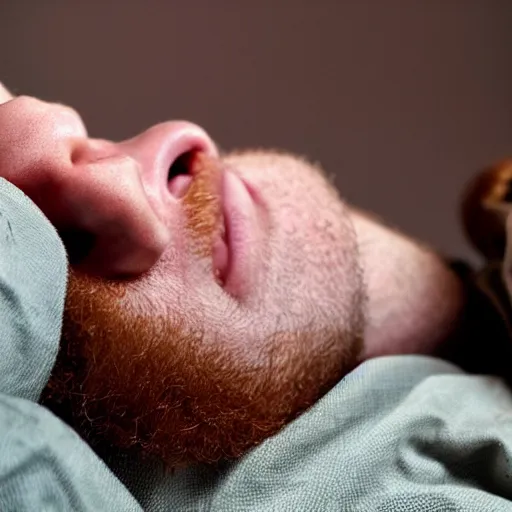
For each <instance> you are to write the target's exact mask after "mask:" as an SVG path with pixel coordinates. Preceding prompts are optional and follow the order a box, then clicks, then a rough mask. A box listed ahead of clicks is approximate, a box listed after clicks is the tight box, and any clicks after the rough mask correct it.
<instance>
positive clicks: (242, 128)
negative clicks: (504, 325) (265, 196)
mask: <svg viewBox="0 0 512 512" xmlns="http://www.w3.org/2000/svg"><path fill="white" fill-rule="evenodd" d="M511 27H512V2H510V1H508V0H502V1H500V0H401V1H400V0H346V1H343V0H338V1H335V0H102V1H99V0H98V1H93V0H90V1H88V2H85V1H84V2H77V1H70V0H46V1H45V2H41V1H36V0H31V1H30V0H3V2H1V3H0V80H2V81H4V82H5V83H6V85H8V86H9V87H10V88H11V89H12V90H13V91H14V92H15V93H18V94H21V93H23V94H30V95H35V96H39V97H42V98H44V99H48V100H57V101H61V102H64V103H68V104H70V105H72V106H73V107H75V108H76V109H77V110H78V111H79V112H80V113H81V114H82V116H83V118H84V119H85V122H86V124H87V126H88V128H89V132H90V134H91V135H93V136H97V137H107V138H112V139H121V138H125V137H129V136H131V135H134V134H135V133H137V132H139V131H141V130H143V129H145V128H147V127H148V126H150V125H151V124H154V123H157V122H159V121H163V120H167V119H176V118H184V119H189V120H192V121H194V122H196V123H199V124H200V125H202V126H203V127H204V128H206V130H207V131H208V132H210V134H211V135H212V136H213V138H214V139H215V140H216V141H217V142H218V143H219V144H220V145H221V147H222V148H223V149H226V150H228V149H232V148H236V147H244V146H250V147H254V146H264V147H273V148H281V149H285V150H289V151H293V152H297V153H300V154H303V155H307V156H308V157H309V158H310V159H312V160H314V161H316V162H320V163H321V164H322V165H323V166H324V167H325V168H326V169H327V170H328V171H329V172H330V173H332V174H334V175H335V176H336V179H335V181H336V184H337V185H338V187H339V189H340V191H341V193H342V195H343V196H344V197H345V198H347V199H348V200H349V201H352V202H354V203H356V204H358V205H359V206H361V207H364V208H368V209H370V210H373V211H374V212H376V213H377V214H379V215H381V216H382V217H384V218H385V219H387V221H388V222H390V223H391V224H393V225H395V226H397V227H399V228H401V229H403V230H405V231H407V232H408V233H410V234H412V235H414V236H416V237H419V238H422V239H424V240H426V241H427V242H429V243H431V244H433V245H434V246H436V247H437V248H438V249H439V250H441V251H443V252H445V253H447V254H452V255H457V256H463V257H466V258H470V259H472V260H473V261H475V256H474V254H473V253H472V251H471V250H470V248H469V247H468V246H467V244H466V243H465V241H464V238H463V235H462V233H461V231H460V226H459V222H458V211H457V207H458V198H459V195H460V191H461V189H462V187H463V186H464V183H465V182H466V181H467V180H468V179H469V177H470V176H471V175H472V174H473V173H474V172H476V171H477V170H479V169H480V168H481V167H482V166H485V165H487V164H489V163H491V162H494V161H495V160H497V159H501V158H502V157H505V156H512V66H511V64H510V63H511V58H512V30H511Z"/></svg>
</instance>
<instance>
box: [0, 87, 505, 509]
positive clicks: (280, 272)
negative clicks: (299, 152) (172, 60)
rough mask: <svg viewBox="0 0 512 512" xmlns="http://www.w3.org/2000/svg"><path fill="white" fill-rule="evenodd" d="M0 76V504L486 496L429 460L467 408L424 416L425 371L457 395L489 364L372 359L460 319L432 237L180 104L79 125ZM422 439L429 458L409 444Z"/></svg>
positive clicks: (349, 503)
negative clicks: (90, 132) (91, 134)
mask: <svg viewBox="0 0 512 512" xmlns="http://www.w3.org/2000/svg"><path fill="white" fill-rule="evenodd" d="M0 95H1V97H2V103H3V104H2V105H0V176H1V177H2V178H4V180H2V184H1V187H2V188H1V197H2V198H3V201H2V205H3V211H2V217H1V219H2V222H3V223H4V224H3V231H2V233H3V236H4V244H3V249H2V250H3V254H0V261H4V262H5V263H4V265H5V267H4V273H3V274H2V282H1V286H2V294H3V295H2V297H3V299H2V300H3V303H2V307H3V310H5V323H4V325H5V326H6V327H5V330H6V334H5V336H4V338H5V339H6V340H8V342H6V344H5V345H6V346H5V352H6V357H5V358H4V362H3V366H2V369H1V370H2V371H1V374H2V377H1V379H2V380H1V381H0V383H1V385H0V392H1V393H2V394H1V395H0V396H1V397H2V402H1V404H2V405H1V407H2V409H3V410H4V411H5V414H4V416H3V417H4V422H3V424H0V432H3V433H4V434H3V435H2V439H3V447H1V446H0V450H1V451H2V454H3V455H2V457H1V459H2V460H3V461H4V462H2V463H0V464H3V467H2V466H0V485H2V488H1V489H0V504H2V505H3V508H2V510H3V509H6V510H25V509H26V510H38V509H41V508H43V509H44V507H45V506H51V507H53V508H54V509H58V510H69V509H73V510H74V509H76V510H107V509H110V510H131V509H136V508H137V507H138V505H137V503H136V502H135V501H134V499H133V497H132V495H131V494H130V493H128V491H127V489H129V490H130V491H131V493H132V494H133V496H135V498H136V499H137V501H138V502H139V504H140V505H142V506H143V507H144V509H146V510H179V509H183V510H205V509H206V510H249V509H254V510H287V509H289V510H330V509H332V510H356V509H361V510H370V509H375V510H376V509H377V508H376V507H377V506H378V507H380V508H379V510H398V509H400V507H401V506H402V505H401V504H403V503H408V504H410V505H411V508H410V510H426V509H427V508H425V507H424V506H423V505H424V504H425V503H429V506H430V505H432V504H434V505H436V504H437V506H438V508H437V509H438V510H447V508H446V506H447V503H451V502H453V503H454V506H459V508H453V510H469V509H468V508H464V507H467V506H472V504H474V503H475V500H477V502H478V505H479V508H478V510H486V509H488V510H491V509H492V508H490V507H493V506H495V504H496V503H497V501H496V500H498V501H499V500H500V498H498V497H497V495H498V494H500V493H499V492H498V491H497V490H496V489H498V487H499V486H498V484H496V488H495V490H494V491H492V490H491V491H490V492H492V493H493V494H494V495H492V494H489V492H487V490H486V488H485V485H484V484H481V485H480V484H479V485H475V489H473V490H472V491H470V490H467V489H465V491H464V493H461V492H460V489H458V488H457V486H458V485H459V483H458V482H463V481H464V478H463V477H462V476H460V475H457V474H453V473H452V472H451V469H450V467H449V463H448V462H446V461H444V464H445V465H446V468H445V469H443V468H442V465H443V464H442V459H443V457H444V456H445V455H446V451H447V449H448V448H447V447H449V446H450V442H451V441H452V439H451V437H450V436H448V437H447V438H446V439H444V438H443V431H442V428H441V427H440V425H441V423H439V422H446V421H448V419H450V414H453V415H454V417H455V418H457V417H459V416H461V415H462V416H464V415H465V414H466V413H467V411H466V409H465V406H463V405H461V404H457V405H458V406H459V408H460V409H461V411H459V412H457V411H456V410H455V409H456V408H455V407H454V406H453V403H452V402H449V406H447V405H446V404H444V405H442V407H441V409H439V411H437V412H436V414H438V416H439V417H437V419H436V418H434V416H435V415H434V414H433V413H432V404H429V403H428V400H432V397H434V400H435V399H437V398H436V397H437V396H438V395H437V393H431V389H430V388H429V385H428V384H425V381H427V380H428V379H427V377H429V376H432V375H436V374H441V375H442V377H443V378H444V380H443V379H441V383H439V381H435V380H434V381H433V380H432V379H431V380H430V381H429V382H430V385H431V386H432V385H434V387H437V388H436V389H438V390H439V389H444V388H445V387H450V386H451V388H454V386H455V388H456V390H455V396H457V397H459V396H461V395H460V393H462V391H463V390H467V392H468V393H469V394H468V395H467V397H468V398H467V404H466V405H468V404H469V405H468V406H469V407H470V409H471V411H473V412H474V407H473V406H474V403H473V402H475V401H477V400H478V397H479V393H484V394H485V392H486V391H487V387H488V386H489V383H488V382H487V381H476V382H475V381H470V380H469V377H466V379H468V380H461V379H459V380H457V379H456V378H455V377H450V376H451V375H453V376H455V375H456V374H457V373H459V372H460V371H459V370H458V369H457V368H455V367H453V366H450V365H449V364H448V363H443V362H440V361H436V360H434V359H431V358H425V357H419V356H416V357H412V358H407V357H405V356H402V357H401V358H392V357H391V358H390V357H387V358H386V357H380V356H389V355H392V354H433V353H437V352H440V351H441V348H442V347H443V346H445V345H447V346H451V345H452V344H453V343H454V340H459V339H460V336H462V335H463V333H464V328H465V327H467V324H468V322H467V321H466V319H465V318H464V315H465V312H466V311H467V307H468V298H467V296H466V294H465V289H464V286H463V284H462V282H461V281H460V279H459V278H458V277H457V276H456V275H455V273H453V272H452V271H451V270H450V269H449V268H448V266H446V265H445V263H444V262H443V261H442V259H441V258H440V257H438V256H437V255H436V254H435V253H434V252H432V251H431V250H429V249H427V248H425V247H423V246H421V245H420V244H418V243H416V242H414V241H412V240H410V239H408V238H407V237H405V236H403V235H401V234H398V233H396V232H395V231H394V230H391V229H389V228H387V227H385V226H383V225H381V224H380V223H379V222H377V221H376V220H374V219H373V218H371V217H370V216H368V215H367V214H365V213H362V212H360V211H358V210H357V209H355V208H352V207H350V206H348V205H346V204H345V203H344V202H343V201H341V200H340V199H339V197H338V195H337V194H336V192H335V191H334V189H333V187H332V186H331V185H330V184H329V183H328V181H327V180H326V178H325V177H324V175H323V173H322V171H321V170H319V169H317V168H316V167H314V166H312V165H311V164H309V163H307V162H306V161H305V160H303V159H301V158H297V157H294V156H291V155H285V154H281V153H276V152H266V151H251V152H240V153H235V154H231V155H223V156H219V151H218V149H217V148H216V146H215V144H214V143H213V141H212V140H211V139H210V138H209V137H208V136H207V135H206V133H205V132H204V131H203V130H202V129H200V128H199V127H197V126H195V125H192V124H189V123H185V122H169V123H165V124H162V125H158V126H155V127H153V128H150V129H149V130H147V131H145V132H143V133H142V134H141V135H139V136H137V137H135V138H133V139H131V140H128V141H124V142H121V143H117V144H115V143H112V142H109V141H104V140H95V139H91V138H88V136H87V133H86V130H85V127H84V125H83V123H82V121H81V119H80V117H79V116H78V114H77V113H76V112H74V111H72V110H71V109H69V108H67V107H63V106H61V105H51V104H47V103H44V102H41V101H39V100H36V99H34V98H26V97H18V98H12V97H11V96H10V94H9V93H8V92H7V90H5V89H2V90H1V92H0ZM22 192H23V193H24V194H22ZM36 206H37V207H38V208H36ZM50 223H51V224H50ZM54 228H55V229H56V230H55V229H54ZM62 244H64V246H63V245H62ZM64 247H65V249H66V253H67V255H68V258H69V261H70V263H71V265H70V266H69V268H68V266H67V262H66V259H65V252H64ZM67 273H68V275H66V274H67ZM66 278H67V282H66ZM64 295H65V302H64ZM2 314H3V313H2ZM62 314H63V322H62V326H61V323H60V318H61V315H62ZM473 325H474V324H473ZM61 327H62V329H61ZM59 339H60V349H59V353H58V357H57V358H56V352H57V349H58V348H59ZM356 367H357V369H356V370H354V371H351V370H353V369H354V368H356ZM347 374H348V375H347ZM346 375H347V377H346V378H345V379H343V380H342V378H343V377H344V376H346ZM450 378H451V379H452V380H450ZM360 379H363V380H364V385H363V386H362V382H359V380H360ZM394 379H396V380H394ZM462 379H464V378H462ZM432 383H433V384H432ZM448 384H449V386H448ZM422 386H423V391H421V389H420V391H418V388H422ZM492 386H494V388H493V389H497V388H496V386H498V387H499V385H498V384H495V383H493V384H492ZM455 388H454V389H455ZM330 390H331V391H330ZM425 390H426V391H427V394H426V395H425ZM409 392H410V393H409ZM41 393H42V396H41ZM326 393H327V395H326ZM499 393H502V395H500V397H501V400H502V402H506V403H507V405H509V402H510V397H509V395H507V394H506V393H505V391H502V390H501V389H500V391H499ZM324 395H325V396H324ZM414 395H415V396H416V397H417V398H414V397H413V396H414ZM411 397H412V398H411ZM475 397H476V398H475ZM418 399H419V401H420V402H421V400H423V406H420V402H418ZM38 400H39V401H41V400H42V402H43V403H44V406H45V407H42V406H41V405H38V404H37V403H35V402H37V401H38ZM472 400H473V402H472ZM402 402H404V403H405V402H408V408H405V409H404V405H401V404H402ZM446 403H448V402H446ZM496 403H497V400H495V401H494V403H492V404H491V405H490V406H489V407H490V408H491V409H492V407H494V408H495V409H496V410H501V409H500V406H501V405H502V404H501V402H499V403H498V405H496ZM48 408H49V409H51V410H53V411H54V412H55V413H56V414H58V415H59V416H61V417H62V418H63V419H64V420H66V421H67V422H68V423H69V424H71V425H72V426H73V427H74V428H75V429H76V430H77V431H78V432H79V433H80V434H81V436H83V438H85V439H86V440H87V441H88V442H89V444H90V446H92V447H93V449H94V450H96V452H97V454H98V455H99V456H100V457H101V458H103V460H104V461H106V462H107V464H108V466H109V467H110V469H111V470H112V471H113V472H114V473H115V474H116V475H117V477H118V478H119V479H121V480H122V481H123V483H124V484H125V486H126V487H124V486H123V485H122V484H121V483H120V481H119V480H117V478H116V477H115V476H114V475H113V473H111V472H110V471H109V470H108V469H107V468H106V466H104V465H103V463H102V462H101V460H100V458H98V457H97V456H96V455H95V454H94V453H93V452H92V451H91V450H90V448H88V447H87V445H86V444H85V443H84V442H83V441H82V439H80V438H79V437H78V436H76V435H75V434H74V433H73V432H72V431H71V430H70V429H69V427H67V426H66V425H65V424H64V423H62V422H61V421H60V420H58V419H57V417H56V416H54V415H53V414H51V413H50V412H49V411H48V410H47V409H48ZM511 410H512V409H511ZM304 411H307V412H304ZM397 411H398V412H397ZM404 411H405V412H404ZM440 411H441V412H440ZM494 412H495V411H494V409H493V411H492V413H489V411H482V414H483V415H484V417H485V418H486V419H488V416H489V414H494ZM302 413H303V414H302ZM404 414H405V416H404ZM421 414H427V415H428V414H430V419H428V420H427V423H426V424H425V423H421V421H420V420H418V418H419V417H420V416H418V415H421ZM458 414H459V415H458ZM475 414H476V415H477V416H478V414H477V413H475ZM415 415H416V416H415ZM441 416H442V417H443V418H442V419H441ZM423 417H424V418H425V416H423ZM493 417H494V416H493ZM478 419H479V418H476V420H475V421H478ZM480 419H481V418H480ZM418 421H420V423H418ZM386 422H387V423H388V424H387V425H386ZM411 422H412V423H411ZM491 423H492V422H489V421H488V422H487V423H486V422H485V421H483V420H482V421H481V424H480V425H479V426H480V427H481V428H483V429H484V430H485V431H486V432H488V428H489V425H490V424H491ZM484 424H485V425H484ZM484 427H485V428H484ZM406 432H409V433H413V434H414V435H415V436H416V441H414V439H413V437H411V438H408V437H407V436H406V435H405V433H406ZM426 439H429V440H430V441H435V443H432V442H430V441H429V443H427V444H425V442H426ZM443 439H444V441H443ZM416 442H419V443H420V444H421V443H423V444H421V446H423V447H424V448H420V447H419V445H416V444H415V443H416ZM361 443H362V444H361ZM403 443H405V445H403ZM411 443H412V444H411ZM443 443H444V444H443ZM408 444H411V446H410V447H408V446H407V445H408ZM401 445H403V446H402V448H400V446H401ZM493 446H494V445H493ZM365 447H366V448H365ZM367 449H368V450H369V452H368V451H367ZM492 449H493V450H495V449H494V448H492ZM422 450H423V451H422ZM436 450H439V453H438V452H437V451H436ZM469 452H471V450H470V449H469V448H468V453H469ZM456 453H460V450H459V451H457V450H455V452H454V456H455V455H456ZM471 453H472V452H471ZM493 453H495V451H494V452H493ZM427 454H428V457H430V458H431V459H432V461H433V462H432V464H437V466H436V467H435V468H434V467H432V468H430V467H429V466H428V463H427V462H425V463H424V462H422V461H421V460H419V459H418V460H416V459H415V458H418V457H420V458H421V457H423V456H427ZM434 455H435V456H434ZM496 456H497V455H496ZM443 460H444V459H443ZM450 460H451V459H450ZM434 461H437V462H434ZM204 463H206V465H204ZM425 464H427V465H426V466H425ZM503 464H505V462H504V463H503ZM379 467H380V469H378V470H377V472H375V471H376V469H377V468H379ZM368 468H372V469H368ZM436 468H437V469H436ZM493 468H494V469H496V468H497V466H496V465H494V466H493ZM388 470H389V471H390V474H389V477H388V480H389V482H388V483H389V485H387V484H386V483H385V478H382V477H383V476H384V474H385V472H386V471H388ZM478 471H479V470H478ZM478 471H477V473H478ZM503 471H505V469H503ZM477 476H478V475H477ZM378 478H381V480H379V479H378ZM471 478H473V476H471ZM340 479H342V480H340ZM475 479H476V477H475ZM402 480H404V482H405V483H407V485H405V484H404V482H402ZM475 481H476V480H475ZM411 482H412V483H414V482H416V483H417V485H420V486H424V487H425V486H427V487H428V486H430V485H431V484H432V485H433V484H435V483H436V482H437V483H441V482H445V483H447V484H449V485H452V486H455V488H453V489H452V488H445V489H442V490H441V491H439V489H435V490H434V491H433V492H432V490H430V489H429V492H427V489H426V488H424V487H423V488H421V489H418V488H416V487H415V485H416V484H414V485H412V486H411V485H409V484H411ZM494 484H495V482H494V481H493V485H494ZM501 485H502V487H503V488H504V489H505V490H506V491H507V492H511V493H512V491H509V487H508V486H507V483H501ZM500 489H501V487H500ZM500 492H501V491H500ZM425 500H427V501H425ZM450 500H451V501H450ZM500 503H501V504H503V506H509V507H512V506H511V505H508V504H505V502H504V501H503V502H500ZM50 504H51V505H50ZM59 507H60V508H59ZM372 507H373V508H372ZM415 507H416V508H415ZM418 507H423V508H418ZM439 507H441V508H439ZM443 507H444V508H443ZM486 507H487V508H486ZM429 510H430V509H429ZM475 510H476V509H475ZM501 510H506V509H505V508H502V509H501Z"/></svg>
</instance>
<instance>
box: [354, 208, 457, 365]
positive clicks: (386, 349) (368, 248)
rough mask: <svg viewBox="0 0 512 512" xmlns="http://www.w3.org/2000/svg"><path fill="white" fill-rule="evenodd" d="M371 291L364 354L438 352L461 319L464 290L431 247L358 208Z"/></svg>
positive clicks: (356, 214)
mask: <svg viewBox="0 0 512 512" xmlns="http://www.w3.org/2000/svg"><path fill="white" fill-rule="evenodd" d="M353 222H354V227H355V230H356V233H357V237H358V242H359V251H360V257H361V263H362V267H363V269H364V276H365V282H366V286H367V295H368V309H367V327H366V330H365V349H364V353H363V357H364V359H368V358H372V357H378V356H383V355H391V354H435V353H436V352H438V350H439V347H440V345H441V344H442V343H443V342H445V341H446V340H447V339H449V338H450V336H452V335H453V332H454V330H455V328H456V326H457V324H458V322H459V317H460V316H461V314H462V311H463V308H464V302H465V299H464V290H463V286H462V284H461V282H460V280H459V279H458V277H457V276H456V275H455V274H454V273H453V272H452V271H451V270H450V269H449V268H448V267H447V266H446V264H445V263H444V262H443V261H442V260H441V258H439V256H437V255H436V254H435V253H433V252H432V251H430V250H429V249H427V248H425V247H422V246H421V245H419V244H417V243H416V242H413V241H412V240H410V239H408V238H406V237H405V236H403V235H401V234H399V233H397V232H395V231H393V230H392V229H389V228H387V227H385V226H383V225H381V224H380V223H378V222H375V220H373V219H370V218H369V217H368V216H367V215H366V214H362V213H360V212H357V211H355V212H354V214H353Z"/></svg>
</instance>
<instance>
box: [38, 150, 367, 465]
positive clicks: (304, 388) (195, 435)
mask: <svg viewBox="0 0 512 512" xmlns="http://www.w3.org/2000/svg"><path fill="white" fill-rule="evenodd" d="M192 158H193V161H192V162H191V166H192V169H193V171H192V172H191V174H192V175H193V176H194V180H193V182H192V184H191V185H190V188H189V189H188V191H187V193H186V195H185V197H184V198H183V205H184V210H185V212H186V222H185V225H184V226H183V229H184V230H185V231H186V232H187V233H188V236H187V241H188V248H187V250H188V252H189V255H190V258H192V259H194V260H195V262H196V267H199V268H203V269H204V270H205V272H206V274H205V276H204V279H207V278H208V276H207V274H208V275H209V279H212V273H213V268H212V263H211V261H212V258H211V253H212V245H213V241H214V240H215V238H216V237H217V236H218V234H219V229H221V228H220V222H219V218H220V216H221V203H220V198H219V193H218V187H219V183H220V180H219V176H220V172H221V171H220V165H221V164H220V162H216V161H212V160H208V159H207V158H206V157H204V156H202V155H197V154H196V155H194V156H193V157H192ZM162 260H163V263H160V262H159V263H157V265H155V267H154V268H153V269H152V270H151V271H150V272H149V273H148V274H146V275H144V276H140V277H139V278H137V279H135V280H132V281H107V280H104V279H100V278H94V277H91V276H88V275H86V274H84V273H81V272H80V271H77V270H74V269H70V275H69V282H68V293H67V299H66V306H65V314H64V322H63V335H62V344H61V350H60V353H59V356H58V359H57V363H56V366H55V369H54V372H53V374H52V378H51V380H50V383H49V385H48V387H47V389H46V390H45V393H44V396H43V403H44V404H45V405H46V406H48V407H49V408H50V409H53V410H54V411H55V412H57V414H59V413H60V414H63V415H64V416H65V419H66V420H67V421H68V422H70V423H71V424H72V426H74V427H75V428H76V429H77V431H78V432H79V433H80V434H81V435H83V436H84V437H85V438H86V439H87V440H88V441H89V442H90V443H91V445H92V446H93V447H95V446H98V447H99V448H98V449H99V450H100V451H101V450H102V447H104V446H107V449H108V446H115V447H118V448H121V449H124V450H126V449H134V450H137V451H138V452H139V453H140V454H142V455H148V456H156V457H158V458H159V459H161V460H162V461H163V462H164V463H165V464H166V465H167V466H168V467H171V468H176V467H180V466H184V465H188V464H190V463H194V462H206V463H214V462H217V461H219V460H221V459H224V458H236V457H239V456H240V455H242V454H243V453H245V452H246V451H247V450H248V449H250V448H251V447H253V446H255V445H257V444H258V443H260V442H261V441H263V440H264V439H266V438H268V437H269V436H271V435H273V434H275V433H276V432H277V431H279V429H281V428H282V427H283V426H284V425H285V424H286V423H288V422H289V421H291V420H292V419H293V418H295V417H296V416H297V415H298V414H300V413H301V412H303V411H304V410H305V409H307V408H308V407H309V406H311V405H312V404H313V403H314V402H315V401H316V400H318V398H320V397H321V396H322V395H323V394H325V392H327V391H328V390H329V389H330V388H331V387H332V386H333V385H334V384H335V383H336V382H338V381H339V379H340V378H341V377H342V376H343V375H344V374H345V373H346V372H347V371H348V370H349V369H351V368H352V367H353V366H354V365H355V364H356V362H357V358H358V355H359V353H360V351H361V339H362V332H363V320H362V312H361V311H362V309H361V311H360V310H357V311H356V312H355V314H354V318H353V322H352V325H351V326H350V327H349V328H347V332H345V331H344V330H343V329H340V328H337V327H334V326H327V327H325V328H318V329H314V330H304V329H302V330H301V331H300V332H292V331H289V332H284V331H278V332H276V333H275V334H274V335H272V336H266V337H265V338H264V339H260V340H257V339H256V340H252V339H249V336H247V340H245V339H243V340H242V341H241V342H237V341H236V340H233V339H229V338H227V337H226V335H225V333H224V334H222V333H221V328H220V327H219V331H218V332H213V333H211V332H207V330H206V328H205V327H204V325H203V324H202V323H201V322H200V321H199V320H198V314H197V311H196V312H195V317H194V315H193V314H189V312H188V310H187V308H186V307H185V306H183V305H182V306H181V308H179V309H178V308H177V309H176V310H167V311H165V312H163V311H162V310H161V312H160V314H158V313H157V311H158V310H159V308H157V307H155V308H154V310H155V314H153V315H151V314H149V313H148V308H147V307H143V305H144V304H146V306H147V304H151V297H149V295H151V292H148V291H147V290H151V289H152V287H153V288H154V287H155V286H156V285H155V283H157V282H158V280H159V279H160V277H159V276H161V275H162V272H164V270H163V267H164V265H165V264H166V262H170V261H172V253H171V255H168V256H164V257H163V258H162ZM354 272H355V270H354ZM217 277H218V276H215V279H217ZM199 279H201V277H200V278H199ZM215 279H213V280H212V281H213V282H215ZM215 286H216V287H217V288H219V286H218V284H216V285H215ZM180 292H183V293H184V294H183V293H180ZM154 293H158V292H154ZM169 293H175V294H177V296H178V297H177V298H178V303H179V302H180V299H181V298H182V299H183V301H184V302H186V295H187V294H186V288H179V287H178V288H176V289H174V290H172V291H170V292H169ZM362 301H363V299H362V297H356V298H355V299H354V302H355V303H357V306H358V307H361V304H360V303H362ZM141 305H142V306H141ZM161 309H162V308H161ZM203 313H204V315H207V313H208V312H207V311H204V312H201V311H200V312H199V318H200V317H201V315H202V314H203ZM227 314H229V313H227ZM228 321H229V318H228V317H226V318H225V322H228ZM220 322H222V319H221V320H220ZM213 330H215V329H213ZM319 340H321V342H320V341H319ZM340 340H345V341H346V343H345V344H344V343H342V342H341V341H340ZM247 342H250V343H251V345H253V346H252V347H249V348H247ZM254 353H257V358H255V357H253V356H254ZM248 354H249V355H248ZM313 355H314V357H313ZM63 411H64V412H63Z"/></svg>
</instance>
